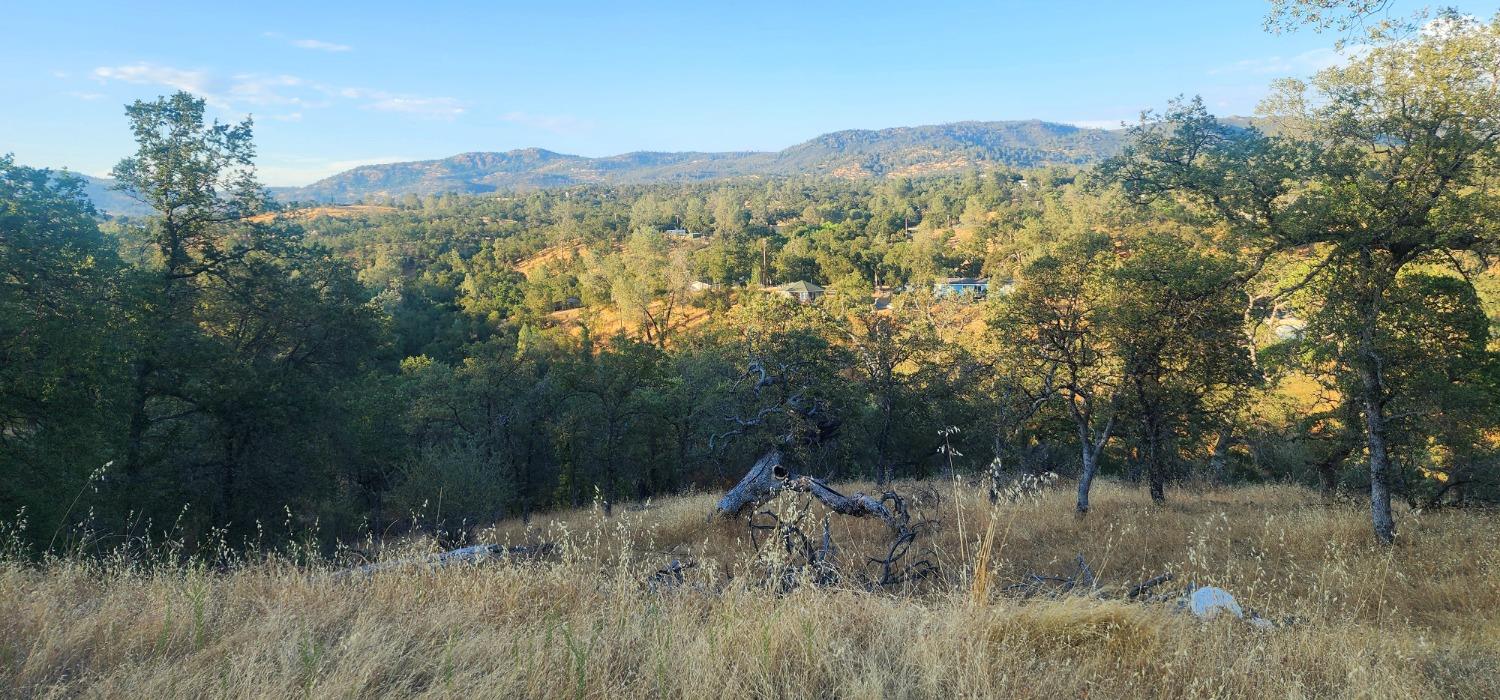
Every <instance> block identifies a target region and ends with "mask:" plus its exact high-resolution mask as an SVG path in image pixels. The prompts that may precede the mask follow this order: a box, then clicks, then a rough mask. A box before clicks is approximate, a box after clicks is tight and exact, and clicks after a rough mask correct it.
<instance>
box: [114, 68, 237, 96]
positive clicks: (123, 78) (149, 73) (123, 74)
mask: <svg viewBox="0 0 1500 700" xmlns="http://www.w3.org/2000/svg"><path fill="white" fill-rule="evenodd" d="M93 76H94V79H95V80H97V81H99V82H101V83H104V82H109V81H111V80H117V81H120V82H125V83H134V84H136V85H165V86H167V87H171V88H176V89H178V90H186V91H188V92H192V93H197V94H202V95H208V94H209V93H210V90H209V88H210V86H211V81H210V79H209V75H208V73H207V72H206V71H201V70H182V69H178V68H172V67H171V66H162V65H157V64H154V63H132V64H130V65H127V66H100V67H98V68H95V69H94V72H93Z"/></svg>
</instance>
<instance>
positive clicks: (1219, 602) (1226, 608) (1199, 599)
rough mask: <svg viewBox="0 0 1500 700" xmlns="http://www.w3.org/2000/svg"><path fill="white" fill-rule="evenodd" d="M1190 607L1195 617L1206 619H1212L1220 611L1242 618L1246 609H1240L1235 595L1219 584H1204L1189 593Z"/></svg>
mask: <svg viewBox="0 0 1500 700" xmlns="http://www.w3.org/2000/svg"><path fill="white" fill-rule="evenodd" d="M1188 609H1189V610H1191V611H1192V613H1193V616H1194V617H1197V618H1200V619H1204V620H1208V619H1212V618H1214V617H1216V616H1218V615H1219V613H1228V614H1230V615H1233V616H1235V617H1237V618H1241V619H1243V618H1244V617H1245V611H1244V610H1241V609H1240V604H1239V603H1238V602H1236V601H1235V599H1234V596H1233V595H1231V594H1230V593H1229V591H1226V590H1224V589H1222V588H1219V587H1217V586H1204V587H1202V588H1199V589H1197V590H1195V591H1193V592H1192V593H1191V594H1189V595H1188Z"/></svg>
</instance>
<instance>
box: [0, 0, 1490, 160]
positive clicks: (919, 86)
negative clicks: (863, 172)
mask: <svg viewBox="0 0 1500 700" xmlns="http://www.w3.org/2000/svg"><path fill="white" fill-rule="evenodd" d="M1421 4H1422V3H1420V2H1404V1H1403V0H1395V1H1394V2H1393V3H1392V7H1391V9H1390V10H1389V12H1391V13H1393V14H1397V15H1403V16H1404V15H1405V14H1409V13H1410V12H1411V11H1412V10H1414V9H1416V8H1418V7H1419V6H1420V5H1421ZM1497 6H1500V0H1485V1H1483V2H1475V1H1466V2H1464V4H1463V5H1462V9H1464V10H1465V11H1468V12H1471V13H1473V14H1477V15H1481V16H1489V15H1491V14H1493V13H1494V12H1495V11H1496V8H1497ZM1266 7H1267V3H1266V0H1197V1H1195V2H1178V1H1176V0H1160V1H1154V2H1122V1H1118V0H1116V1H1104V0H1097V1H1095V0H1077V1H1074V2H1044V1H1031V0H1027V1H1020V0H1017V1H1009V2H1000V1H993V0H992V1H990V2H945V1H942V0H923V1H921V2H913V1H912V0H905V1H904V2H889V3H888V2H882V1H878V0H867V1H866V2H814V1H809V0H802V1H801V2H778V1H774V0H763V1H761V2H733V1H723V2H714V1H708V2H705V1H703V0H699V1H697V2H683V3H668V2H646V1H644V0H643V1H639V2H619V1H618V0H616V1H613V2H565V1H562V0H557V1H554V2H545V3H518V2H504V1H491V2H473V3H448V2H411V1H410V0H408V1H407V2H402V3H394V2H382V1H379V0H371V1H366V2H360V3H347V4H345V3H337V2H305V1H304V2H275V1H266V2H254V3H250V2H246V3H230V2H202V1H201V0H196V1H194V2H150V1H149V0H138V1H135V2H129V3H124V2H90V1H78V2H67V3H63V2H41V1H38V0H0V17H3V24H4V25H5V31H4V35H5V37H6V38H5V40H4V41H0V66H3V69H0V96H3V97H0V153H7V152H8V153H13V154H15V156H16V159H17V161H18V162H20V163H23V164H26V165H31V166H36V167H53V168H64V167H65V168H68V169H71V170H74V171H77V172H83V173H87V174H91V175H104V174H107V172H108V171H109V169H110V168H111V167H112V166H113V165H114V164H115V163H116V162H118V161H119V159H120V158H122V157H125V156H126V155H128V154H129V153H130V152H131V151H132V150H133V149H132V143H131V140H130V132H129V129H128V128H127V123H126V120H125V116H124V105H125V104H127V103H129V102H131V101H133V100H137V99H147V100H149V99H152V98H154V97H157V96H159V95H164V94H169V93H171V92H173V91H175V90H177V89H184V90H188V91H190V92H192V93H194V94H197V95H199V96H200V97H203V98H205V99H207V100H208V103H209V109H210V112H211V114H212V115H213V116H215V117H216V118H218V119H221V120H224V121H238V120H240V119H243V118H245V117H246V116H247V115H248V116H251V117H252V118H253V119H254V122H255V139H256V144H257V147H258V165H259V169H260V174H261V178H262V180H264V181H265V182H266V183H267V184H270V185H302V184H307V183H310V182H312V181H314V180H317V179H319V178H322V177H325V176H327V175H331V174H333V173H336V172H339V171H341V170H345V169H348V168H350V167H354V166H356V165H361V164H366V163H381V162H392V161H400V160H418V159H429V158H442V157H446V156H450V155H454V154H456V153H463V152H467V151H504V150H510V149H513V148H526V147H533V146H535V147H541V148H547V149H550V150H554V151H559V152H564V153H574V154H579V155H586V156H604V155H613V154H617V153H624V152H629V151H639V150H656V151H685V150H697V151H732V150H779V149H781V148H785V147H787V146H790V145H793V144H796V143H799V142H801V141H804V140H807V139H809V138H812V137H814V136H817V135H819V134H823V133H827V132H830V131H837V130H840V129H852V128H863V129H878V128H885V127H892V126H915V125H920V124H938V123H944V122H953V121H963V120H1003V119H1045V120H1049V121H1058V122H1068V123H1075V124H1080V125H1088V126H1108V127H1114V126H1118V125H1119V123H1120V122H1122V121H1134V120H1135V119H1136V118H1137V116H1138V115H1139V113H1140V111H1141V110H1142V109H1147V108H1159V107H1161V106H1163V105H1164V104H1165V103H1166V102H1167V100H1169V99H1171V98H1172V97H1174V96H1177V95H1201V96H1202V97H1203V98H1204V100H1205V102H1206V103H1207V104H1208V105H1209V107H1210V109H1212V110H1213V111H1215V112H1217V113H1219V114H1221V115H1244V114H1251V113H1253V111H1254V109H1255V105H1256V103H1257V102H1258V101H1259V100H1260V98H1261V97H1263V96H1264V95H1265V93H1266V91H1267V88H1268V85H1269V84H1270V82H1271V81H1272V80H1274V79H1276V78H1278V77H1286V76H1305V75H1308V74H1310V73H1312V72H1313V71H1315V70H1317V69H1319V68H1321V67H1325V66H1327V65H1330V64H1332V63H1334V62H1336V61H1338V60H1339V59H1338V54H1337V52H1336V51H1335V50H1334V48H1333V47H1334V45H1335V42H1336V41H1337V40H1338V39H1339V35H1336V34H1317V33H1313V32H1311V31H1301V32H1296V33H1292V34H1282V35H1275V34H1270V33H1267V32H1265V31H1263V30H1262V28H1261V20H1262V17H1263V16H1264V13H1265V11H1266Z"/></svg>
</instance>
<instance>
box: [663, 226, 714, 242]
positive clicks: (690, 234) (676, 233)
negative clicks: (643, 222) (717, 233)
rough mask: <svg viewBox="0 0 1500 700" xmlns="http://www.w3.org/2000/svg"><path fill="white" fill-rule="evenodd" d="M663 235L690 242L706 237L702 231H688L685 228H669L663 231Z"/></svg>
mask: <svg viewBox="0 0 1500 700" xmlns="http://www.w3.org/2000/svg"><path fill="white" fill-rule="evenodd" d="M663 233H665V234H667V235H668V236H671V237H673V238H684V239H687V240H690V241H695V240H698V239H699V238H703V237H705V236H707V235H708V234H706V233H704V232H702V231H689V230H687V229H685V228H669V229H667V230H666V231H663Z"/></svg>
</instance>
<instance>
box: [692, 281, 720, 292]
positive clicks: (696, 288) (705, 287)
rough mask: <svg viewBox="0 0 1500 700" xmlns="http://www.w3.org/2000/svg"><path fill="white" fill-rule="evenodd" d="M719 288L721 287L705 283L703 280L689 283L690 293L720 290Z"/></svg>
mask: <svg viewBox="0 0 1500 700" xmlns="http://www.w3.org/2000/svg"><path fill="white" fill-rule="evenodd" d="M718 288H719V285H717V284H714V283H713V282H704V281H703V280H693V281H692V282H689V283H688V291H690V292H694V293H697V292H706V291H709V290H710V289H718Z"/></svg>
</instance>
